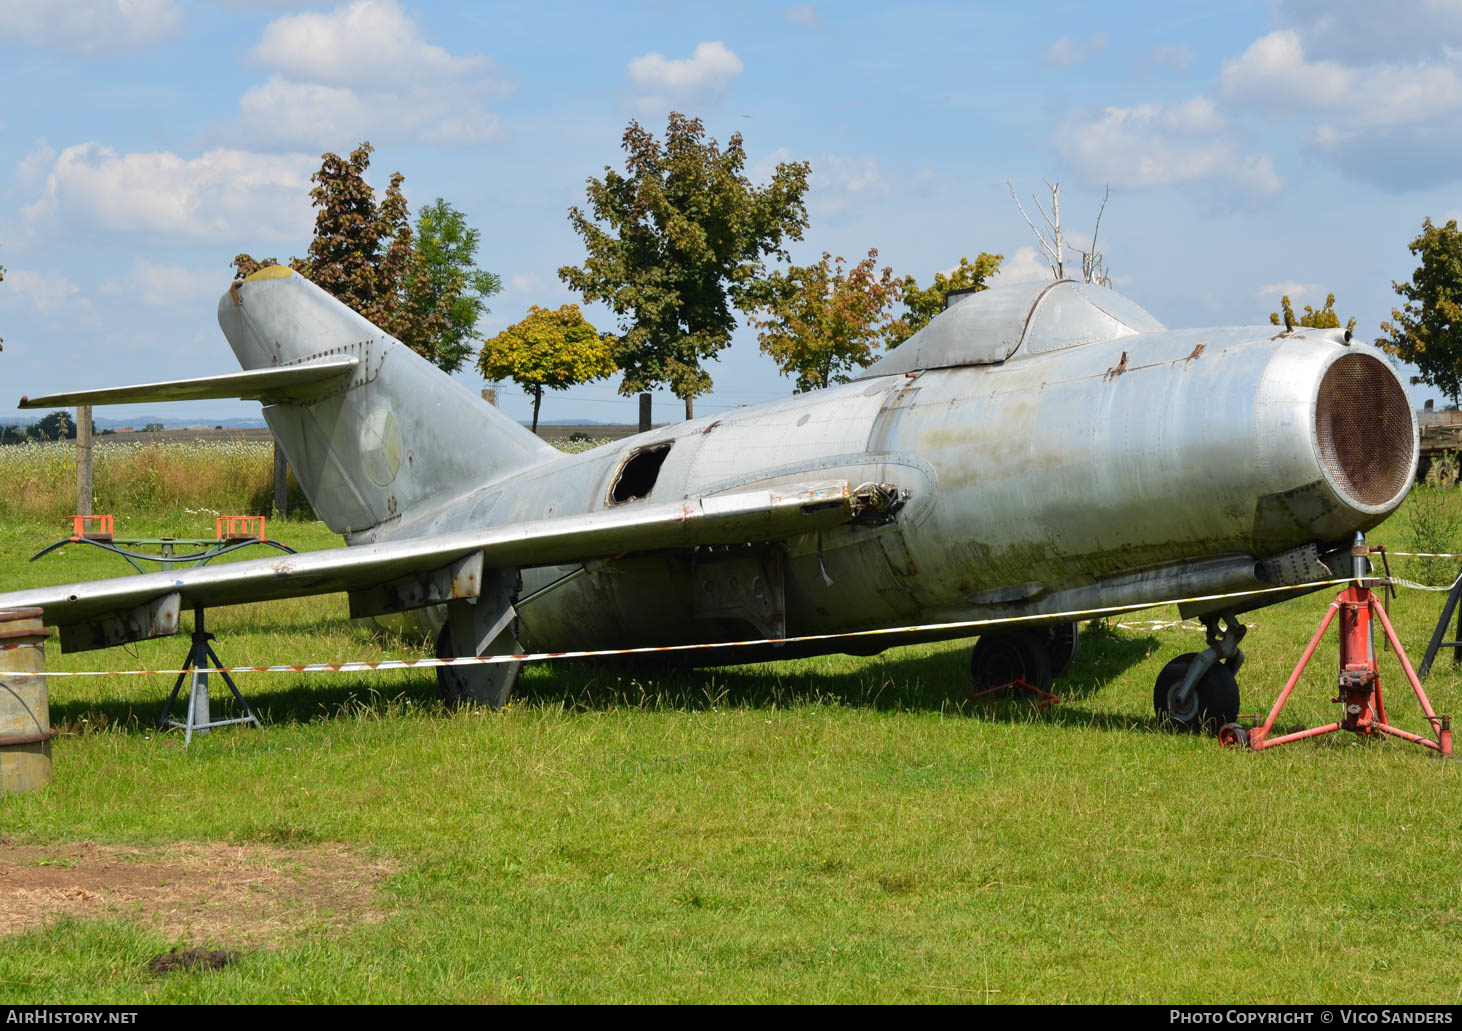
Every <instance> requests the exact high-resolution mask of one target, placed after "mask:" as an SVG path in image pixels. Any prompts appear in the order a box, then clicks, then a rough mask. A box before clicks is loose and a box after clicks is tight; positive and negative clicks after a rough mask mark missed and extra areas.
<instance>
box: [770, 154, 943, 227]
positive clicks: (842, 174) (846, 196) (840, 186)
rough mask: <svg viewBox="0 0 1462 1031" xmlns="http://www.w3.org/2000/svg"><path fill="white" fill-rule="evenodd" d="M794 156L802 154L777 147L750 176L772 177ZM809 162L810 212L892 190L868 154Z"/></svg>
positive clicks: (841, 207) (843, 207) (830, 210)
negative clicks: (783, 163)
mask: <svg viewBox="0 0 1462 1031" xmlns="http://www.w3.org/2000/svg"><path fill="white" fill-rule="evenodd" d="M796 160H801V158H798V157H796V156H794V155H793V154H792V152H791V151H790V150H788V149H787V148H786V147H778V148H777V149H776V150H774V151H772V152H771V153H770V154H768V155H767V156H766V157H764V158H762V159H761V160H760V161H758V162H757V163H756V165H755V166H754V167H753V168H752V170H751V177H752V178H753V179H754V180H756V181H758V182H765V181H767V180H769V179H771V177H772V173H773V172H775V171H776V168H777V165H779V164H781V163H782V162H784V161H796ZM809 163H810V164H811V165H812V175H811V176H810V177H809V178H808V181H807V209H808V211H810V212H811V213H812V214H813V215H840V214H842V213H843V212H845V211H848V210H849V209H851V208H856V207H861V206H863V205H865V204H869V203H872V202H876V201H878V200H881V199H882V198H884V197H886V196H888V194H889V192H890V191H891V190H892V186H891V185H890V183H889V181H888V177H887V176H886V175H885V173H884V170H883V166H881V165H880V164H879V163H878V162H877V161H876V160H874V159H873V158H871V157H844V156H843V155H840V154H823V155H821V156H820V157H815V158H811V159H810V161H809ZM930 178H932V173H931V174H930ZM914 181H915V184H916V185H918V184H919V183H920V181H921V180H920V177H919V176H915V180H914ZM926 185H927V183H926Z"/></svg>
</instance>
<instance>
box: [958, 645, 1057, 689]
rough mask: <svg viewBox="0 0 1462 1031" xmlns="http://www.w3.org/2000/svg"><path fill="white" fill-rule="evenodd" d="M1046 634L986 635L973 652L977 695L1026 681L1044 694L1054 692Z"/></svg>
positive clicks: (971, 659) (973, 670)
mask: <svg viewBox="0 0 1462 1031" xmlns="http://www.w3.org/2000/svg"><path fill="white" fill-rule="evenodd" d="M1046 643H1047V642H1046V634H1045V631H1044V630H1042V631H1039V632H1033V631H1030V630H1009V631H1005V632H1003V633H996V634H986V635H984V636H983V637H981V638H980V639H979V641H977V642H975V647H974V649H973V650H972V651H971V652H970V677H971V679H972V680H973V682H974V689H975V692H976V693H979V692H980V691H987V690H989V689H990V688H993V687H1001V686H1003V685H1005V684H1009V683H1012V682H1014V681H1016V680H1020V679H1022V678H1024V679H1025V682H1026V683H1027V684H1030V685H1031V686H1032V687H1036V688H1039V689H1040V690H1042V691H1049V690H1050V689H1051V681H1052V679H1053V677H1052V676H1051V656H1050V654H1049V652H1048V650H1047V647H1046Z"/></svg>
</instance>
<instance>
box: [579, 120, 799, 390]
mask: <svg viewBox="0 0 1462 1031" xmlns="http://www.w3.org/2000/svg"><path fill="white" fill-rule="evenodd" d="M622 146H623V148H624V151H625V155H626V157H625V171H624V173H623V174H620V173H619V172H616V171H615V170H614V169H612V168H609V167H607V166H606V167H605V169H604V178H603V179H594V178H590V179H589V180H588V190H587V199H588V208H589V211H590V214H589V215H586V214H585V213H584V211H583V210H581V209H580V208H579V207H578V206H574V207H572V208H570V209H569V222H570V224H571V225H572V226H573V227H574V231H575V232H577V233H578V234H579V235H580V236H581V237H583V240H584V248H585V250H586V251H587V252H588V256H587V258H586V259H585V261H584V264H583V265H582V266H578V265H565V266H564V267H563V268H561V269H559V270H558V274H559V277H560V278H561V279H562V280H563V281H564V282H565V283H567V284H568V285H569V286H570V287H572V288H573V289H574V290H577V291H578V292H579V293H580V294H581V295H582V296H583V297H584V299H585V300H586V301H603V302H604V303H606V304H607V305H608V306H609V307H610V309H611V310H613V312H614V313H615V315H616V316H618V317H619V323H620V329H621V331H622V335H621V336H620V337H619V346H618V348H617V351H616V356H615V357H616V361H617V362H618V365H619V367H620V369H621V370H622V371H623V373H624V380H623V382H622V383H621V384H620V387H619V390H620V393H622V394H634V393H636V392H638V391H641V390H650V389H653V388H654V387H656V386H659V385H660V384H668V385H669V387H670V389H671V391H673V392H674V394H675V396H676V397H678V398H680V399H681V400H683V401H684V402H685V416H686V418H687V419H689V418H691V417H693V415H694V414H695V408H694V401H695V398H697V397H699V396H700V395H702V394H704V393H706V392H707V391H708V390H710V389H711V377H710V375H709V374H708V373H707V372H706V371H705V370H704V369H703V368H702V367H701V365H702V363H703V362H704V361H705V360H706V359H708V358H713V357H715V356H716V355H717V354H718V353H719V352H720V351H721V350H722V349H723V348H725V347H726V346H728V345H729V344H730V343H731V334H732V331H733V330H734V329H735V328H736V318H735V316H734V315H733V314H732V311H731V309H732V307H733V306H735V307H737V308H740V309H742V310H743V311H744V310H746V307H747V306H748V305H749V304H751V303H752V301H753V297H752V296H751V295H752V293H754V291H755V288H756V285H757V283H759V282H760V281H762V280H763V279H764V277H765V263H764V259H765V257H766V256H767V255H775V256H776V257H778V258H781V259H782V260H784V261H785V260H786V259H787V255H786V252H785V251H784V250H783V243H784V241H786V240H789V239H790V240H800V239H801V238H802V231H803V230H804V229H806V228H807V207H806V205H805V203H804V202H803V195H804V194H805V193H806V192H807V177H808V174H809V172H810V167H809V166H808V164H807V163H806V162H802V161H794V162H783V163H781V164H779V165H777V168H776V171H775V172H774V173H773V175H772V178H771V181H770V182H769V183H767V184H766V185H765V186H760V187H758V186H754V185H753V184H752V183H751V181H750V180H749V179H747V177H746V176H745V175H744V174H743V171H742V170H743V168H744V167H745V164H746V151H745V149H744V147H743V145H742V140H741V134H740V133H736V134H735V135H733V136H732V137H731V140H730V142H729V144H728V145H727V147H726V148H725V149H724V150H722V149H721V147H720V145H719V144H717V143H716V141H715V140H708V139H707V138H706V135H705V127H704V126H703V125H702V124H701V121H700V119H698V118H688V117H687V116H685V115H683V114H681V113H679V112H678V111H672V112H671V113H670V119H669V124H668V125H667V127H666V130H665V142H664V143H663V144H662V143H661V142H660V141H659V140H657V139H656V138H655V136H654V134H653V133H650V132H648V131H646V130H645V129H642V128H641V127H640V125H639V123H638V122H634V121H631V122H630V123H629V126H628V127H627V128H626V129H625V131H624V137H623V140H622Z"/></svg>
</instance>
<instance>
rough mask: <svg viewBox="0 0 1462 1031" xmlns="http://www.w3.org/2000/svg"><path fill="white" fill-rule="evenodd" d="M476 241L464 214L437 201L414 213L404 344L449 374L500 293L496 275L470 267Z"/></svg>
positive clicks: (477, 236)
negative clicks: (413, 254)
mask: <svg viewBox="0 0 1462 1031" xmlns="http://www.w3.org/2000/svg"><path fill="white" fill-rule="evenodd" d="M480 239H481V234H480V233H479V232H478V231H477V230H476V229H473V228H472V227H471V226H469V225H468V224H467V216H465V215H463V214H462V212H460V211H458V210H457V209H456V208H454V207H452V205H450V204H448V203H447V202H446V201H445V200H443V199H442V198H440V197H438V198H437V199H436V202H435V203H433V204H428V205H427V206H426V207H424V208H422V209H421V210H420V211H419V212H417V216H416V260H415V262H414V266H413V268H412V269H411V272H410V274H409V275H407V277H406V282H405V287H404V289H405V295H406V296H405V302H406V312H407V317H408V320H409V321H410V323H411V326H410V329H409V333H410V338H409V339H408V338H403V342H404V343H406V344H407V345H409V346H410V347H411V348H412V349H413V350H414V351H416V352H417V353H418V354H422V355H425V356H426V357H427V358H430V359H431V360H432V361H434V362H435V363H436V364H437V365H439V366H440V367H441V368H443V369H445V370H446V371H448V372H455V371H457V369H459V368H461V366H462V362H463V361H464V360H465V359H466V358H467V356H468V355H469V354H471V353H472V344H471V343H470V342H469V341H470V340H471V337H472V332H473V330H474V329H475V328H476V326H477V322H478V320H479V319H481V318H482V317H483V316H484V315H487V314H489V309H488V307H487V298H489V297H491V296H492V295H493V294H495V293H497V292H498V291H499V290H501V289H502V280H501V279H500V278H499V277H498V276H497V275H495V274H494V273H492V272H485V271H483V270H482V269H479V268H477V267H476V266H475V265H474V263H473V262H474V259H475V257H476V255H477V244H478V241H479V240H480Z"/></svg>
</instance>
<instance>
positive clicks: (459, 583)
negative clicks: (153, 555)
mask: <svg viewBox="0 0 1462 1031" xmlns="http://www.w3.org/2000/svg"><path fill="white" fill-rule="evenodd" d="M865 506H866V498H865V497H864V496H863V495H862V494H861V493H860V492H859V491H855V490H853V489H852V488H851V487H850V485H849V484H848V483H847V482H844V481H840V482H827V483H816V484H799V485H796V486H794V487H789V488H786V489H782V490H756V491H745V492H741V493H735V494H723V495H716V496H712V497H707V498H701V499H694V500H687V501H684V502H676V503H673V504H660V505H644V506H640V505H627V506H623V507H620V508H615V509H611V510H607V511H603V512H592V513H589V514H587V515H577V516H565V517H561V518H555V519H542V520H537V521H534V522H527V523H517V524H513V525H511V526H504V527H493V528H489V529H484V530H469V531H459V532H455V533H449V534H439V535H436V536H432V537H423V538H416V539H410V540H403V541H393V542H388V543H383V544H370V545H361V546H358V547H351V548H340V549H335V550H330V551H315V552H305V553H301V554H296V555H286V556H282V557H278V558H269V559H257V560H254V561H249V562H232V563H226V564H223V565H217V566H205V567H201V568H194V569H188V570H184V571H181V572H164V573H154V574H147V575H143V576H126V577H118V578H115V579H111V580H96V581H91V582H88V583H77V584H66V585H62V586H59V587H44V588H36V589H33V590H27V591H14V592H11V593H7V594H0V610H5V609H28V608H39V609H41V610H43V613H44V616H43V618H44V621H45V623H46V624H47V625H48V626H56V627H59V628H60V638H61V647H62V650H63V651H68V652H69V651H82V650H86V649H88V648H105V647H111V646H114V645H119V644H126V643H128V642H131V641H137V640H142V639H145V638H148V637H158V636H163V635H165V634H171V633H176V632H177V629H178V617H179V614H180V612H181V611H182V610H183V609H187V608H199V607H201V608H211V607H215V606H222V605H237V604H243V603H246V602H259V601H268V600H272V599H278V598H293V597H300V596H305V595H315V594H332V593H336V592H341V591H344V592H348V593H349V594H350V600H351V611H352V614H355V615H376V614H382V613H386V612H393V611H403V610H406V609H411V608H421V607H425V606H428V605H437V604H441V603H443V602H447V601H450V600H452V599H455V598H474V597H476V596H477V594H478V592H479V590H480V589H481V585H482V581H483V572H484V570H491V569H511V568H523V567H531V566H548V565H563V564H569V563H574V562H583V561H589V560H593V559H602V558H607V557H613V556H618V555H623V554H628V553H631V552H644V551H661V550H674V549H681V548H689V547H700V546H710V545H721V544H739V543H749V542H761V541H772V540H785V539H787V538H789V537H793V536H796V535H798V534H803V533H811V532H815V531H818V530H823V529H828V528H831V527H834V526H838V525H841V524H843V523H846V522H849V521H851V520H853V519H854V518H856V517H857V516H858V515H860V514H861V512H862V511H863V510H864V508H865Z"/></svg>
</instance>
